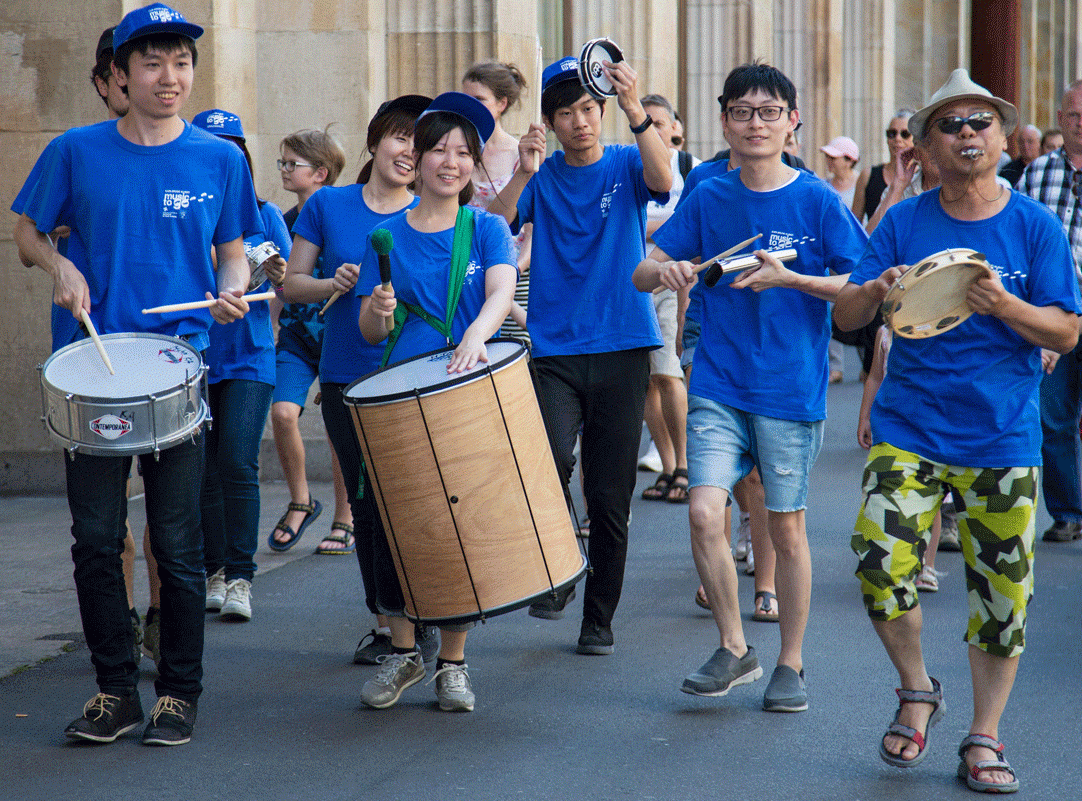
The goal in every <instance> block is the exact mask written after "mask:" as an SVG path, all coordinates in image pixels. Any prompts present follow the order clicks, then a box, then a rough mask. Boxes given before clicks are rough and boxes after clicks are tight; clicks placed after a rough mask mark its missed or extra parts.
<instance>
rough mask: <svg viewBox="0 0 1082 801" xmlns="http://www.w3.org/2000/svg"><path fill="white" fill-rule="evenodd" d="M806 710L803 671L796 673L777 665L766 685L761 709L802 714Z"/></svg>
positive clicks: (785, 666) (789, 668)
mask: <svg viewBox="0 0 1082 801" xmlns="http://www.w3.org/2000/svg"><path fill="white" fill-rule="evenodd" d="M807 708H808V691H807V689H806V688H805V686H804V671H803V670H802V671H800V672H799V673H797V672H796V671H795V670H793V669H792V668H791V667H789V666H788V665H778V666H777V667H776V668H774V675H772V676H771V677H770V683H769V684H768V685H766V692H765V693H764V694H763V709H765V710H766V711H767V712H803V711H804V710H805V709H807Z"/></svg>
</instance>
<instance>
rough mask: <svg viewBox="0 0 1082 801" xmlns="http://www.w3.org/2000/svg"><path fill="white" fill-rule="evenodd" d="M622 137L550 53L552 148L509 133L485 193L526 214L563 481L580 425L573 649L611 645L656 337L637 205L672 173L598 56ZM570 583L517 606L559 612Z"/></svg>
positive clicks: (539, 373) (630, 86) (545, 394)
mask: <svg viewBox="0 0 1082 801" xmlns="http://www.w3.org/2000/svg"><path fill="white" fill-rule="evenodd" d="M602 66H603V71H604V75H605V76H606V77H607V79H608V80H609V81H611V83H612V86H613V89H614V91H615V94H616V100H617V103H618V104H619V106H620V110H621V111H623V112H624V114H625V115H626V117H627V120H628V123H629V124H630V126H631V132H632V133H633V134H634V135H635V146H627V145H602V144H601V140H600V138H599V137H600V133H601V117H602V114H603V113H604V110H605V101H604V99H598V98H596V97H594V96H593V95H591V94H589V93H587V91H586V89H585V88H583V85H582V84H581V83H580V82H579V78H578V72H577V60H576V59H574V58H563V59H560V60H559V61H557V62H555V63H554V64H550V65H549V66H548V67H547V68H546V69H545V71H544V74H543V75H542V94H541V116H542V118H543V119H544V121H545V124H546V125H547V126H548V127H549V128H550V129H551V130H552V131H553V132H554V133H555V134H556V138H557V139H558V140H559V142H560V145H561V147H562V148H563V150H560V151H557V152H556V153H554V154H553V155H552V156H551V157H550V158H548V159H545V161H544V163H542V164H541V166H540V170H538V171H537V172H536V173H535V172H534V168H533V159H534V154H538V156H537V157H538V158H539V159H540V158H543V157H544V152H545V135H544V128H542V127H541V126H540V125H537V124H534V125H531V126H530V131H529V132H528V133H527V134H526V135H525V136H524V137H523V138H522V140H521V141H520V143H519V167H518V169H517V170H516V172H515V174H514V175H513V176H512V178H511V181H510V183H508V185H507V186H506V187H504V189H503V191H501V192H500V194H499V195H498V196H497V197H496V199H495V200H493V202H492V204H491V205H490V206H489V211H492V212H495V213H502V214H503V215H504V217H505V218H506V219H507V221H508V222H509V223H511V226H512V230H513V231H516V230H518V227H519V226H521V225H523V224H525V223H528V222H532V223H533V226H534V227H533V239H532V244H531V268H530V272H531V279H530V302H529V312H528V316H527V319H526V322H527V327H528V329H529V332H530V338H531V340H532V342H533V355H534V368H535V377H536V382H537V394H538V400H539V401H540V405H541V412H542V414H543V415H544V418H545V426H546V428H547V430H548V435H549V441H550V442H551V444H552V450H553V454H554V456H555V457H556V467H557V469H558V471H559V473H560V478H561V480H562V481H563V483H564V487H565V489H566V487H567V485H568V482H569V481H570V479H571V472H572V470H573V468H574V464H575V457H574V455H573V450H574V447H575V439H576V437H577V435H578V434H579V430H580V429H581V430H582V474H583V489H584V494H585V496H586V511H587V514H588V515H589V517H590V543H589V554H590V564H591V567H592V571H591V573H590V575H589V576H587V578H586V589H585V600H584V603H583V619H582V628H581V631H580V635H579V641H578V649H577V650H578V652H579V653H580V654H611V653H612V652H613V642H614V640H613V635H612V617H613V614H614V613H615V612H616V605H617V603H619V600H620V592H621V590H622V588H623V583H624V562H625V559H626V557H627V522H628V514H629V511H630V509H631V495H632V493H633V492H634V491H635V479H636V468H635V465H636V462H637V461H638V458H639V438H640V435H641V432H642V420H643V407H644V404H645V398H646V387H647V383H648V382H649V379H650V362H649V355H648V353H649V351H650V350H652V349H653V348H657V347H659V346H660V345H661V335H660V332H659V330H658V324H657V317H656V315H655V314H654V306H653V301H652V300H651V298H650V297H649V296H648V295H642V294H640V293H638V292H636V291H635V290H634V288H633V287H632V286H631V282H630V280H628V279H629V278H630V276H631V272H632V270H634V269H635V265H636V264H638V262H639V260H640V259H641V258H642V256H643V249H644V246H645V245H644V243H645V238H646V204H647V203H648V202H649V201H650V200H651V199H654V200H657V201H659V202H661V203H665V202H666V201H667V200H668V191H669V188H670V187H671V185H672V171H671V169H670V166H669V161H670V157H669V149H668V147H667V146H666V145H665V143H664V142H662V141H661V137H660V136H658V134H657V132H656V131H655V130H654V127H653V124H652V122H653V121H652V120H651V118H650V116H649V115H648V114H647V113H646V112H645V111H644V110H643V107H642V104H641V103H640V102H639V94H638V91H637V89H638V78H637V76H636V73H635V70H633V69H632V68H631V66H630V65H629V64H628V63H627V62H626V61H620V62H617V63H612V62H608V61H604V62H602ZM573 595H574V587H570V588H568V590H567V591H566V592H564V593H562V594H560V595H558V596H554V597H552V598H549V599H546V600H545V601H544V602H540V603H536V604H534V605H533V606H531V607H530V614H532V615H534V616H535V617H542V618H548V619H554V618H559V617H562V616H563V609H564V606H565V605H566V604H567V602H568V601H569V600H570V599H571V597H573Z"/></svg>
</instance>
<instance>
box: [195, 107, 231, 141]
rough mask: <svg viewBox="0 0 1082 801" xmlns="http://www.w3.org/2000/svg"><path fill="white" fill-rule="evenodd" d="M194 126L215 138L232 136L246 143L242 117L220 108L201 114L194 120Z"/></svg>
mask: <svg viewBox="0 0 1082 801" xmlns="http://www.w3.org/2000/svg"><path fill="white" fill-rule="evenodd" d="M192 125H194V126H195V127H196V128H202V129H203V130H204V131H207V132H209V133H212V134H214V135H215V136H232V137H233V138H234V139H240V140H241V141H242V142H243V141H244V128H243V127H242V126H241V124H240V117H238V116H237V115H236V114H230V113H229V112H228V111H222V110H221V109H220V108H212V109H209V110H207V111H201V112H199V113H198V114H196V115H195V116H194V117H193V118H192Z"/></svg>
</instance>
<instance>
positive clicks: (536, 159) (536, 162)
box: [533, 36, 545, 172]
mask: <svg viewBox="0 0 1082 801" xmlns="http://www.w3.org/2000/svg"><path fill="white" fill-rule="evenodd" d="M541 55H542V54H541V37H540V36H538V37H537V70H536V71H535V72H534V76H535V77H534V80H535V81H537V83H536V84H535V85H534V89H535V90H536V91H535V92H534V94H535V95H536V96H537V97H536V98H535V99H536V101H537V102H536V104H535V105H534V111H535V112H536V113H535V114H534V119H535V120H536V121H537V124H538V125H544V124H545V123H544V122H543V121H542V119H541V72H542V69H543V64H544V62H543V61H542V58H541ZM539 169H541V154H540V153H538V152H537V151H536V150H535V151H534V154H533V171H534V172H537V171H538V170H539Z"/></svg>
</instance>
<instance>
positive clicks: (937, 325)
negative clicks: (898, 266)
mask: <svg viewBox="0 0 1082 801" xmlns="http://www.w3.org/2000/svg"><path fill="white" fill-rule="evenodd" d="M988 269H989V268H988V257H987V256H985V255H984V254H983V253H978V252H977V251H975V250H970V249H969V248H947V249H946V250H941V251H939V252H938V253H933V254H932V255H931V256H929V257H928V258H926V259H924V260H923V261H922V262H920V263H919V264H915V265H913V266H912V267H909V268H907V269H906V270H905V272H903V273H902V275H901V276H900V277H899V278H898V280H897V281H895V283H894V286H892V287H891V288H890V291H888V292H887V296H886V297H885V298H884V299H883V319H884V320H885V321H886V324H887V325H888V326H890V328H891V330H892V331H894V332H895V333H896V334H898V335H899V336H902V337H906V338H908V339H925V338H927V337H934V336H937V335H939V334H942V333H943V332H944V331H950V330H951V329H952V328H955V327H956V326H958V325H960V324H961V323H963V322H964V321H965V320H966V319H968V318H969V316H970V315H971V314H973V310H972V309H971V308H969V304H968V303H966V292H967V291H968V290H969V285H970V284H972V283H973V282H974V281H976V280H977V279H978V278H980V277H981V276H983V275H987V274H988Z"/></svg>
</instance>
